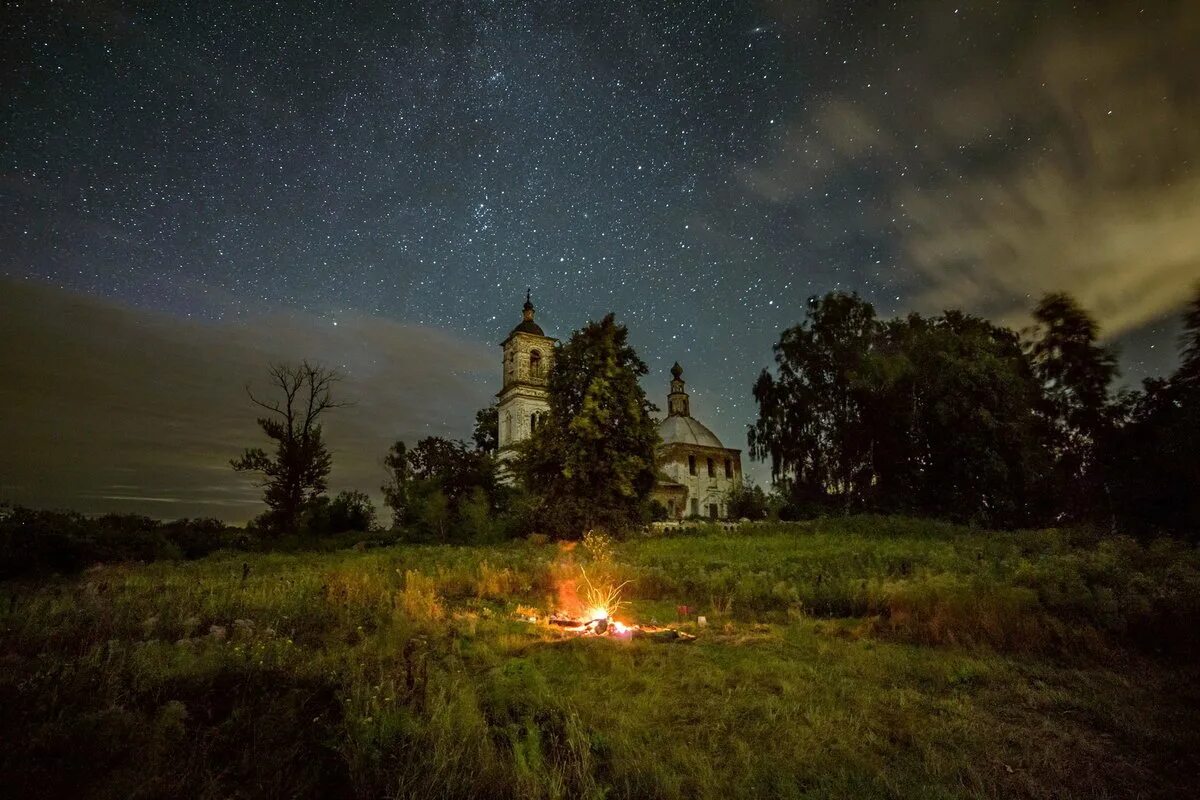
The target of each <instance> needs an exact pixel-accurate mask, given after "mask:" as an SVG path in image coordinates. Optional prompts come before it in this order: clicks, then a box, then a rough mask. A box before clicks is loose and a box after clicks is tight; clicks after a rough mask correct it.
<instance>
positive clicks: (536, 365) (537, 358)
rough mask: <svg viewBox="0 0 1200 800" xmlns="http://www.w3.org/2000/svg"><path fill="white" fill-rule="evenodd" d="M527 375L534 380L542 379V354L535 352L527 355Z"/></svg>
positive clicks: (532, 351)
mask: <svg viewBox="0 0 1200 800" xmlns="http://www.w3.org/2000/svg"><path fill="white" fill-rule="evenodd" d="M529 374H530V375H532V376H533V377H535V378H540V377H542V354H541V353H540V352H538V351H537V350H531V351H530V353H529Z"/></svg>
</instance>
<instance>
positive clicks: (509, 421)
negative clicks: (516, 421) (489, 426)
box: [504, 414, 513, 442]
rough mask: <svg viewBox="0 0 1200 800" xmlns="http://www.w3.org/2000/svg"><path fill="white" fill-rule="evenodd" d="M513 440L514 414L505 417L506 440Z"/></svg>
mask: <svg viewBox="0 0 1200 800" xmlns="http://www.w3.org/2000/svg"><path fill="white" fill-rule="evenodd" d="M512 438H513V430H512V414H505V415H504V439H505V441H509V442H511V441H512Z"/></svg>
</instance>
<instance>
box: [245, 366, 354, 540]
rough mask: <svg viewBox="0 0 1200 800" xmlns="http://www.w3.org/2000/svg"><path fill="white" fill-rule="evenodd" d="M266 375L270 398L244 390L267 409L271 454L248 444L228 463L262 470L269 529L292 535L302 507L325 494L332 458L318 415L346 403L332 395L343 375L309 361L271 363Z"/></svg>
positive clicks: (260, 420) (262, 420)
mask: <svg viewBox="0 0 1200 800" xmlns="http://www.w3.org/2000/svg"><path fill="white" fill-rule="evenodd" d="M268 375H269V376H270V381H269V383H270V388H271V391H272V394H273V396H272V397H266V398H260V397H258V396H256V395H255V394H254V393H253V392H252V391H251V390H250V387H248V386H247V387H246V393H247V394H248V395H249V396H250V401H251V402H252V403H254V405H256V406H258V407H259V408H261V409H263V410H265V411H266V412H267V414H266V416H262V417H259V418H258V425H259V427H260V428H262V431H263V433H265V434H266V435H267V437H268V438H269V439H271V440H272V441H273V442H274V443H275V444H274V452H272V453H267V451H266V450H264V449H262V448H258V447H254V448H248V449H247V450H245V451H244V452H243V453H242V455H241V456H239V457H237V458H234V459H232V460H231V461H230V462H229V463H230V465H231V466H232V467H233V468H234V469H235V470H236V471H238V472H258V473H261V474H262V479H261V481H260V483H259V485H260V486H262V487H263V500H264V501H265V502H266V504H267V508H268V509H269V511H268V515H267V519H266V522H267V526H266V527H267V529H268V530H270V531H272V532H276V533H281V532H287V533H292V532H295V531H296V530H297V529H298V526H299V522H300V514H301V513H302V511H303V509H304V506H305V505H306V504H307V503H309V502H311V501H312V500H314V499H315V498H317V497H319V496H321V495H322V494H324V493H325V489H326V480H327V478H328V477H329V470H330V468H331V466H332V464H333V458H332V456H331V455H330V454H329V450H328V448H327V447H326V446H325V441H324V438H323V436H322V428H321V417H322V415H323V414H324V413H325V412H326V411H329V410H330V409H334V408H340V407H342V406H344V405H345V404H344V403H339V402H336V401H335V400H334V399H333V391H332V390H333V386H334V384H336V383H337V382H338V381H339V380H341V376H340V375H338V373H336V372H334V371H332V370H329V369H326V368H324V367H321V366H318V365H315V364H310V363H309V362H308V361H304V362H301V363H300V364H272V365H271V366H270V368H269V369H268Z"/></svg>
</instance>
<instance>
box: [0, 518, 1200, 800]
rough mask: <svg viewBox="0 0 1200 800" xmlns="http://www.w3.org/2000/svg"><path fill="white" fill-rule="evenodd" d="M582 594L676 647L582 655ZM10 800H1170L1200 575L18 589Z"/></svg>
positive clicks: (517, 570)
mask: <svg viewBox="0 0 1200 800" xmlns="http://www.w3.org/2000/svg"><path fill="white" fill-rule="evenodd" d="M580 567H584V568H585V569H586V570H587V571H588V574H589V575H591V576H593V578H594V579H596V580H601V579H604V578H608V579H611V580H614V581H624V580H628V581H630V583H629V584H628V585H627V586H626V588H625V596H626V597H627V598H628V599H629V600H630V605H629V607H628V608H627V609H626V610H625V613H624V616H625V617H627V618H629V619H631V620H636V621H640V622H650V621H651V620H656V621H658V622H662V623H669V624H672V625H676V624H677V623H676V622H675V618H676V607H677V606H678V605H680V604H687V605H689V606H692V607H694V608H695V609H697V611H698V613H700V614H704V615H705V616H706V617H707V619H708V625H707V626H706V627H704V628H698V627H697V626H696V624H695V622H694V621H688V622H684V623H678V627H680V628H681V629H683V630H687V631H690V632H692V633H695V634H697V635H698V638H697V639H696V640H695V641H694V642H691V643H686V644H680V643H675V644H664V643H659V642H650V641H616V640H611V639H598V638H591V639H585V638H567V637H564V636H563V635H562V634H560V633H557V632H555V631H554V630H552V629H550V628H549V627H547V626H544V625H536V624H529V623H527V622H523V621H521V620H519V619H517V618H516V617H515V613H514V612H515V611H516V609H517V608H518V607H519V606H521V607H524V609H525V610H524V613H529V612H530V611H531V610H533V611H536V612H537V613H545V612H547V611H549V610H551V609H552V608H553V607H554V606H555V605H556V604H557V603H558V602H559V598H560V594H561V591H562V590H563V587H564V585H569V584H573V582H574V581H576V580H577V579H578V578H579V571H580ZM3 590H4V593H3V608H2V613H0V659H2V660H0V739H2V740H3V742H4V746H3V747H2V748H0V773H2V774H3V776H4V777H3V788H2V789H0V793H7V794H10V795H11V796H20V797H37V796H72V797H75V796H79V797H113V798H117V797H120V798H125V797H178V796H200V797H214V798H216V797H250V796H255V797H257V796H275V797H301V796H312V797H317V796H319V797H343V796H347V797H348V796H356V797H497V798H499V797H612V798H617V797H632V798H641V797H670V798H710V797H711V798H722V799H723V800H727V799H728V798H733V797H856V798H870V797H920V798H939V797H946V798H949V797H996V798H1001V797H1003V798H1010V797H1178V796H1188V795H1192V796H1194V795H1195V793H1196V792H1197V791H1198V790H1200V778H1198V777H1197V776H1200V755H1198V754H1200V730H1198V725H1200V723H1198V722H1197V720H1198V719H1200V684H1198V682H1197V678H1198V677H1200V675H1198V673H1200V669H1198V668H1197V659H1196V656H1197V654H1198V653H1200V643H1198V640H1197V636H1198V631H1200V554H1198V553H1197V551H1196V549H1195V548H1194V547H1188V546H1186V545H1182V544H1177V543H1170V542H1154V543H1148V544H1139V543H1136V542H1134V541H1132V540H1129V539H1123V538H1116V539H1095V538H1092V537H1090V536H1088V535H1087V534H1083V533H1068V532H1063V531H1027V532H1016V533H995V532H982V531H973V530H969V529H965V528H957V527H953V526H948V525H943V524H940V523H934V522H927V521H919V520H907V519H894V518H879V517H852V518H846V519H836V520H835V519H830V520H822V521H817V522H812V523H802V524H793V525H777V526H759V527H755V528H747V529H742V530H739V531H736V532H722V531H717V530H704V529H700V530H698V531H696V532H694V533H692V534H676V535H672V536H664V537H661V538H649V539H639V540H637V541H630V542H625V543H621V544H618V545H616V546H615V547H614V548H613V549H612V551H611V553H610V554H606V553H604V552H600V551H598V550H593V551H591V552H589V551H588V549H587V548H584V547H576V548H574V549H573V550H568V549H565V548H561V547H559V546H556V545H554V544H534V543H529V542H520V543H514V544H511V545H506V546H497V547H477V548H465V547H464V548H451V547H394V548H383V549H374V550H367V551H363V552H359V551H353V550H351V551H340V552H336V553H330V554H298V555H252V556H247V555H245V554H235V553H231V554H228V555H224V554H217V555H215V556H210V557H209V558H206V559H203V560H200V561H193V562H159V563H154V564H149V565H113V566H104V567H99V568H94V569H92V570H89V571H88V572H86V573H84V574H82V575H80V576H77V577H75V578H71V579H61V580H53V581H49V582H46V581H42V582H38V583H33V582H22V583H8V584H4V585H3Z"/></svg>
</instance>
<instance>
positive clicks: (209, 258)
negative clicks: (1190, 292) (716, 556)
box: [0, 0, 1200, 446]
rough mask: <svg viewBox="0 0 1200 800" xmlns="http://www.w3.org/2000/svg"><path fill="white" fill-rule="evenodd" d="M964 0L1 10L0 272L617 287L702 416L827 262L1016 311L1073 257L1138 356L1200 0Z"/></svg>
mask: <svg viewBox="0 0 1200 800" xmlns="http://www.w3.org/2000/svg"><path fill="white" fill-rule="evenodd" d="M975 5H977V4H969V3H962V4H961V6H962V7H961V8H960V7H958V6H956V5H955V4H952V3H921V2H904V3H898V4H894V5H893V4H876V3H871V4H844V3H830V4H828V5H822V4H820V3H813V2H802V3H789V2H771V3H762V4H756V3H748V2H747V3H743V2H729V3H702V2H688V3H661V2H654V3H645V4H627V3H599V2H588V3H565V2H547V3H540V4H539V3H502V2H497V3H488V2H478V3H470V2H465V3H423V4H418V3H410V4H406V3H389V4H355V5H353V6H352V7H351V8H349V9H348V8H347V7H344V6H343V5H342V4H320V3H303V4H300V3H280V4H276V5H274V6H272V7H268V8H260V7H258V4H252V3H229V4H222V3H215V2H203V3H146V4H135V3H128V4H125V3H83V4H67V5H66V7H60V6H61V4H58V5H56V6H53V7H51V6H49V5H48V4H46V3H44V2H40V1H39V2H31V3H26V4H10V7H9V8H8V10H7V11H6V14H7V17H8V21H7V27H6V33H5V40H6V42H7V46H6V48H5V51H6V52H5V54H4V55H3V59H4V61H3V67H4V73H3V75H4V81H5V88H6V95H7V96H8V98H9V99H8V101H7V102H6V106H5V109H4V110H3V111H2V112H0V113H2V114H3V117H2V118H0V122H2V123H3V125H2V129H3V131H4V135H3V136H2V137H0V138H2V140H3V145H2V146H3V150H2V152H0V157H2V162H0V164H2V168H3V178H2V183H0V192H2V194H0V241H3V243H4V246H3V252H0V275H2V276H4V277H6V278H8V279H10V280H21V281H24V280H29V281H36V282H39V283H44V284H50V285H51V286H54V287H59V288H61V289H64V290H69V291H72V292H82V293H85V294H89V295H93V296H96V297H99V298H106V299H109V300H113V301H116V302H120V303H123V304H127V305H132V306H135V307H137V308H140V309H144V310H149V311H153V312H165V313H166V314H169V315H172V316H174V317H176V318H179V319H181V320H196V321H207V322H211V323H222V324H223V323H227V322H229V321H231V320H232V321H237V320H241V319H248V318H251V317H256V316H258V315H262V314H264V313H271V312H276V311H282V312H295V313H299V314H303V315H306V318H310V319H316V320H319V321H321V323H322V324H327V325H329V326H330V327H333V326H334V325H335V324H336V323H337V322H338V321H339V320H346V319H350V318H354V319H361V318H362V317H364V316H368V317H377V318H380V319H383V320H388V321H394V322H400V323H403V324H406V325H414V326H422V327H428V328H434V329H440V330H442V331H445V332H449V333H452V334H454V335H455V336H457V337H458V338H460V339H463V340H465V341H467V342H474V343H477V344H478V345H479V346H480V347H487V348H491V347H493V346H494V345H495V343H496V342H498V341H499V340H500V339H501V338H503V336H504V334H505V333H506V332H507V330H508V328H510V327H511V326H512V325H513V324H515V322H516V321H517V319H518V314H519V307H520V303H521V301H522V299H523V295H524V291H525V288H526V287H527V286H529V287H532V289H533V293H534V298H535V301H536V303H537V305H538V308H539V316H538V319H539V321H541V322H543V324H544V326H545V327H546V329H547V330H548V332H551V333H554V334H556V335H560V336H562V335H566V334H568V333H569V332H570V330H571V329H572V328H574V327H578V326H580V325H581V324H582V323H583V322H585V321H586V320H587V319H589V318H597V317H599V316H600V315H602V314H604V313H605V312H607V311H609V310H612V311H615V312H616V313H617V315H618V317H619V318H620V319H621V320H622V321H624V322H625V323H627V324H628V325H629V327H630V329H631V331H632V334H633V340H634V343H635V345H636V346H637V347H638V349H639V352H640V353H641V354H642V355H643V357H644V358H645V359H646V361H647V362H648V364H649V365H650V367H651V376H650V379H649V380H648V381H647V389H648V391H649V392H650V393H651V396H652V397H654V398H656V399H657V400H658V401H659V402H660V405H661V404H662V403H661V401H662V398H661V397H660V395H664V394H665V387H666V380H667V378H666V369H667V367H669V366H670V364H671V363H672V362H673V361H675V360H679V361H681V362H683V364H684V365H685V367H686V368H687V377H688V379H689V387H690V388H691V389H692V390H693V392H694V397H695V398H696V403H695V405H696V407H697V409H698V413H701V412H702V415H703V416H704V417H705V418H706V422H709V423H711V425H712V427H713V428H714V429H716V430H717V431H718V433H719V434H721V435H722V438H724V439H726V440H727V442H728V444H730V445H731V446H743V445H744V430H745V424H746V423H747V422H749V421H751V419H752V418H753V413H754V409H753V404H752V401H751V399H750V396H749V387H750V385H751V383H752V381H753V377H754V375H755V374H756V373H757V371H758V370H759V369H761V367H762V366H764V365H766V364H767V363H769V362H770V345H771V344H772V343H773V342H774V341H775V340H776V339H777V338H778V333H779V331H780V330H781V329H782V328H784V327H786V326H787V325H790V324H794V323H795V322H797V321H799V319H800V315H801V312H800V309H801V306H802V302H803V299H804V298H805V297H807V296H808V295H810V294H814V293H824V292H825V291H828V290H831V289H835V288H840V289H854V290H857V291H859V292H860V293H862V294H863V295H864V296H866V297H867V298H868V299H870V300H872V301H873V302H875V303H876V304H877V306H878V307H879V309H880V311H881V312H882V313H884V314H896V313H906V312H908V311H910V310H919V311H924V312H931V311H932V312H936V311H938V310H940V308H942V307H945V306H947V305H961V306H962V307H964V308H966V309H967V310H970V311H975V312H977V313H985V314H988V315H989V316H992V317H994V318H997V319H1000V320H1002V321H1005V322H1008V323H1010V324H1014V325H1019V324H1021V322H1022V320H1023V314H1024V312H1025V311H1026V310H1027V309H1028V308H1029V307H1030V306H1031V305H1032V302H1033V299H1034V298H1036V296H1037V295H1038V294H1039V293H1041V292H1043V291H1047V290H1054V289H1067V290H1070V291H1073V292H1077V293H1079V294H1080V297H1081V299H1082V300H1083V301H1084V303H1085V305H1088V306H1089V307H1091V308H1092V309H1093V310H1095V311H1096V312H1097V314H1098V315H1099V316H1100V318H1101V321H1102V322H1104V323H1105V324H1107V325H1108V327H1109V330H1110V332H1111V333H1113V334H1114V335H1116V336H1117V337H1118V338H1119V340H1120V341H1121V342H1122V343H1123V344H1124V345H1125V355H1124V360H1123V364H1124V366H1125V368H1126V373H1127V375H1129V376H1132V377H1141V376H1142V375H1144V374H1156V373H1161V372H1164V371H1166V370H1167V369H1169V368H1170V366H1171V365H1172V364H1173V360H1174V349H1173V339H1172V337H1173V332H1174V328H1173V327H1172V323H1171V322H1170V319H1171V316H1172V315H1173V314H1174V313H1175V312H1176V311H1177V309H1178V307H1179V305H1180V304H1181V302H1182V299H1183V294H1184V292H1185V291H1186V288H1187V286H1188V284H1189V282H1190V281H1191V280H1194V278H1195V277H1196V276H1200V234H1197V233H1195V232H1194V231H1193V227H1194V226H1192V225H1191V224H1190V222H1189V220H1195V219H1196V218H1197V216H1196V215H1197V214H1200V192H1198V191H1197V187H1198V186H1200V178H1198V176H1197V171H1196V166H1195V164H1196V157H1197V156H1198V155H1200V138H1198V136H1200V135H1198V134H1197V133H1196V131H1197V130H1200V102H1198V100H1197V88H1196V80H1195V75H1196V74H1197V68H1198V67H1200V59H1198V58H1197V54H1196V51H1195V44H1194V42H1195V41H1196V40H1197V36H1198V35H1200V14H1198V13H1197V12H1196V11H1195V10H1194V6H1193V5H1192V4H1189V3H1153V4H1146V5H1147V6H1150V7H1149V8H1142V9H1138V8H1132V7H1128V6H1129V4H1127V3H1114V4H1111V5H1108V4H1086V6H1087V8H1085V9H1082V10H1078V9H1073V8H1071V6H1070V5H1069V4H1028V3H1021V2H1016V1H1015V0H1012V2H999V3H989V4H988V5H987V7H986V8H978V9H977V8H973V7H972V6H975ZM843 6H861V7H859V8H856V9H851V10H847V9H846V8H843ZM1060 6H1061V7H1060ZM303 355H306V354H305V353H299V352H298V353H296V354H295V356H296V357H297V358H298V357H301V356H303ZM216 379H219V377H218V376H214V380H216ZM494 379H495V376H491V375H487V374H486V373H480V374H477V375H475V376H474V377H473V378H472V380H474V381H475V382H476V383H477V384H478V387H479V391H480V396H481V397H483V396H486V392H485V390H487V389H488V387H487V386H486V385H485V384H486V383H487V382H488V381H491V380H494ZM447 424H448V425H449V426H450V428H452V429H454V430H456V432H458V433H460V434H461V433H463V432H465V431H464V430H461V429H462V428H465V426H466V425H467V424H468V422H465V421H464V422H463V423H462V424H461V425H458V426H457V428H456V427H455V425H456V423H447Z"/></svg>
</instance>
